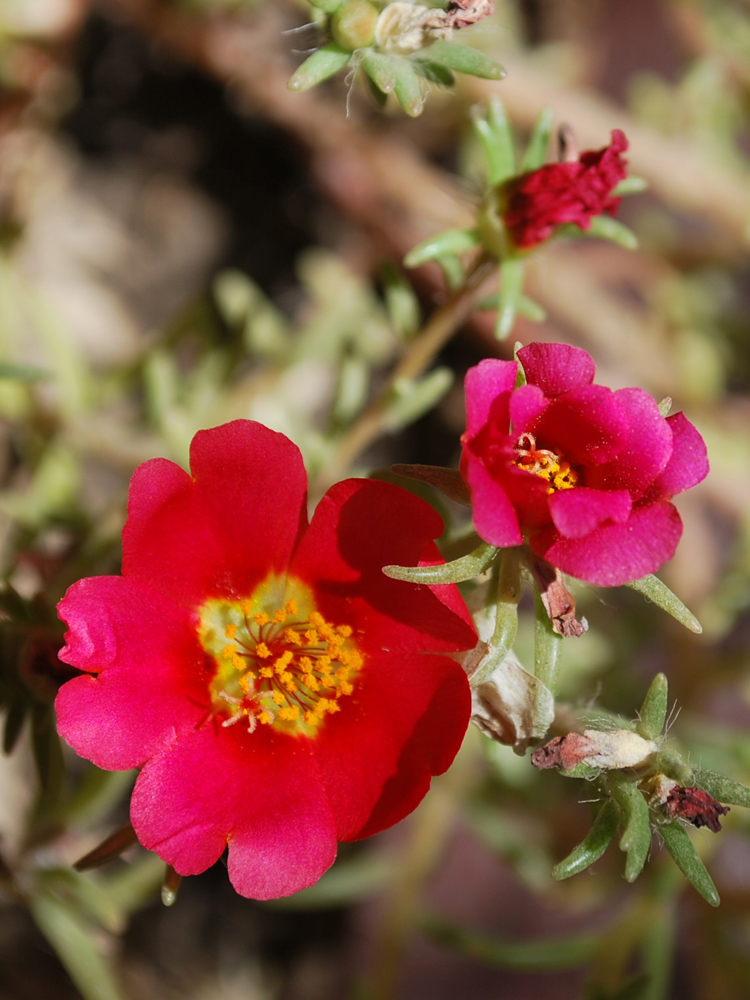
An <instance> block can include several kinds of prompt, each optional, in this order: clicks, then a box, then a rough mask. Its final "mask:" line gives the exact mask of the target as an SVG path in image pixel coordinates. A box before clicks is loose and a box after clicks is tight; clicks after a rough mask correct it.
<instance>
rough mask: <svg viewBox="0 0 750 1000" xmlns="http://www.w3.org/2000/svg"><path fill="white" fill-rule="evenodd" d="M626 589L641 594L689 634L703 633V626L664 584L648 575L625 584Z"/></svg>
mask: <svg viewBox="0 0 750 1000" xmlns="http://www.w3.org/2000/svg"><path fill="white" fill-rule="evenodd" d="M625 586H626V587H630V589H631V590H637V591H638V593H639V594H643V596H644V597H647V598H648V599H649V600H650V601H653V603H654V604H655V605H656V606H657V607H659V608H661V609H662V611H666V612H667V614H669V615H671V616H672V617H673V618H676V619H677V621H678V622H679V623H680V625H684V626H685V628H687V629H690V631H691V632H695V633H696V635H700V634H701V632H702V631H703V626H702V625H701V623H700V622H699V621H698V619H697V618H696V617H695V615H694V614H692V612H690V611H688V609H687V608H686V607H685V605H684V604H683V603H682V601H681V600H680V599H679V597H677V595H676V594H673V593H672V591H671V590H670V589H669V587H668V586H667V585H666V583H662V581H661V580H660V579H659V578H658V577H656V576H653V574H649V575H648V576H643V577H641V579H640V580H633V581H632V582H631V583H627V584H625Z"/></svg>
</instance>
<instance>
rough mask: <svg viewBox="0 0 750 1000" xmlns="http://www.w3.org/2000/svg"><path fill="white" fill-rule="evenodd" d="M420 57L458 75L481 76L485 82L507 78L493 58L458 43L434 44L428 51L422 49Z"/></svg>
mask: <svg viewBox="0 0 750 1000" xmlns="http://www.w3.org/2000/svg"><path fill="white" fill-rule="evenodd" d="M419 56H420V59H427V60H429V61H430V62H436V63H442V64H443V66H448V67H449V68H450V69H453V70H455V71H456V72H457V73H468V74H470V75H471V76H481V77H483V78H484V79H485V80H502V79H503V77H504V76H505V70H504V69H503V67H502V66H501V65H500V63H499V62H497V61H496V60H495V59H493V58H492V57H491V56H488V55H487V54H486V53H485V52H480V51H479V49H474V48H472V47H471V46H470V45H460V44H459V43H458V42H433V43H432V45H429V46H428V47H427V48H426V49H421V50H420V53H419Z"/></svg>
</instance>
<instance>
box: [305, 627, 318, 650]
mask: <svg viewBox="0 0 750 1000" xmlns="http://www.w3.org/2000/svg"><path fill="white" fill-rule="evenodd" d="M305 640H306V641H307V645H308V646H317V644H318V641H319V636H318V633H317V632H316V631H315V629H314V628H309V629H308V630H307V632H305Z"/></svg>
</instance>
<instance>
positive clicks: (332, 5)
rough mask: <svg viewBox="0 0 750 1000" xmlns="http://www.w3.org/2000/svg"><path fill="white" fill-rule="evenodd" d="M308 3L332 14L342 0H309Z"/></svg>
mask: <svg viewBox="0 0 750 1000" xmlns="http://www.w3.org/2000/svg"><path fill="white" fill-rule="evenodd" d="M310 3H311V4H312V5H313V7H317V8H318V10H322V11H323V12H324V13H326V14H333V12H334V11H336V10H338V9H339V7H340V6H341V4H342V3H344V0H310Z"/></svg>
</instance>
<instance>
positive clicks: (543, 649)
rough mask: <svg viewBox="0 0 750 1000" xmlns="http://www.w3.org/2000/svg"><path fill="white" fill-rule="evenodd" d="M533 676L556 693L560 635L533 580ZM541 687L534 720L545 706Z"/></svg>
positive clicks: (553, 694) (560, 644)
mask: <svg viewBox="0 0 750 1000" xmlns="http://www.w3.org/2000/svg"><path fill="white" fill-rule="evenodd" d="M534 609H535V615H536V617H535V622H534V676H535V677H536V678H537V680H540V681H541V682H542V684H544V685H545V687H547V688H548V689H549V691H550V693H551V694H552V697H553V698H554V696H555V695H556V694H557V684H558V680H559V677H560V653H561V652H562V636H561V635H558V634H557V633H556V632H555V630H554V629H553V628H552V622H551V621H550V618H549V615H548V614H547V609H546V608H545V607H544V602H543V601H542V595H541V593H540V591H539V585H538V584H537V582H536V580H535V581H534ZM542 693H543V689H541V688H540V689H538V690H537V704H536V705H535V706H534V722H535V724H536V723H537V722H538V721H539V720H540V718H541V714H542V712H543V710H544V708H545V706H544V705H543V704H542V702H541V701H540V699H541V696H542Z"/></svg>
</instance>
